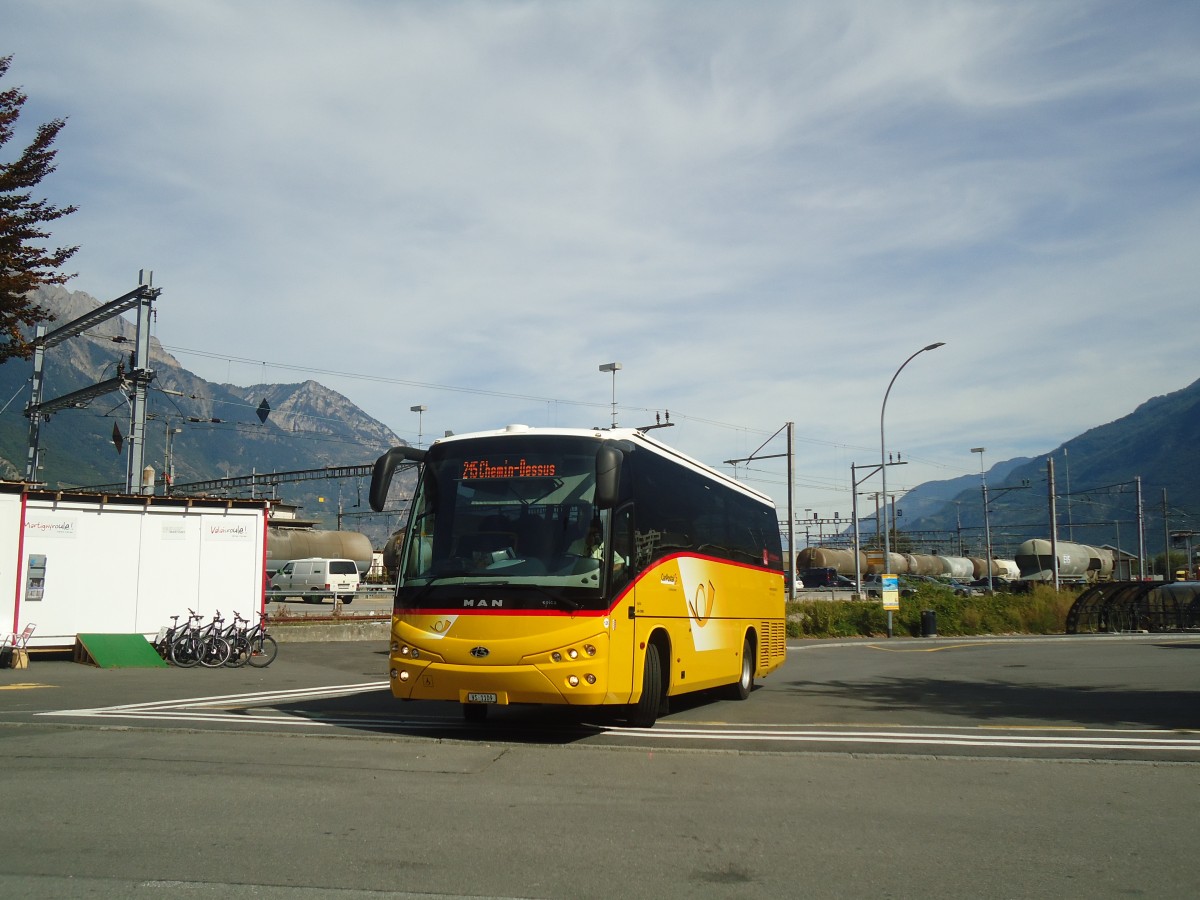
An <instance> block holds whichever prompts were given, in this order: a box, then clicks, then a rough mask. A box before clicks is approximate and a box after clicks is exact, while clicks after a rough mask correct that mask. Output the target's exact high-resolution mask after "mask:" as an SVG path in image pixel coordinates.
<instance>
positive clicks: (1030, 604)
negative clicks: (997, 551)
mask: <svg viewBox="0 0 1200 900" xmlns="http://www.w3.org/2000/svg"><path fill="white" fill-rule="evenodd" d="M1077 596H1078V593H1077V592H1076V591H1074V590H1069V589H1068V590H1060V591H1055V590H1054V589H1053V588H1052V587H1050V586H1049V585H1040V584H1039V585H1035V586H1034V589H1033V590H1032V591H1031V592H1030V593H1028V594H993V595H992V596H990V597H989V596H979V597H956V596H955V595H954V592H953V591H951V590H950V589H949V588H943V587H940V586H937V585H922V586H921V587H920V588H918V589H917V593H916V596H913V597H902V598H900V609H898V610H896V611H895V612H893V613H892V633H893V634H908V635H912V636H913V637H916V636H918V635H920V633H921V613H922V612H923V611H924V610H927V609H928V610H933V612H934V613H936V614H937V632H938V634H939V635H950V636H957V635H981V634H1063V633H1065V631H1066V624H1067V613H1068V612H1069V611H1070V609H1071V604H1072V603H1074V602H1075V598H1076V597H1077ZM787 612H788V623H787V633H788V637H791V638H806V637H807V638H812V637H821V638H823V637H878V636H881V635H885V634H887V613H886V612H885V611H884V609H883V604H882V603H880V602H879V601H878V600H869V601H861V600H799V601H797V602H795V603H789V604H788V605H787Z"/></svg>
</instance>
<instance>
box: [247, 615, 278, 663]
mask: <svg viewBox="0 0 1200 900" xmlns="http://www.w3.org/2000/svg"><path fill="white" fill-rule="evenodd" d="M266 620H267V617H266V615H264V614H263V613H259V614H258V622H257V623H256V624H255V625H254V627H253V628H251V629H249V630H248V631H247V632H246V633H245V634H246V640H247V641H249V643H250V657H249V662H250V665H252V666H254V668H256V669H265V668H266V667H267V666H269V665H270V664H271V663H273V662H275V657H276V656H278V655H279V644H277V643H276V642H275V638H273V637H271V636H270V635H269V634H267V627H266V625H265V622H266ZM243 621H245V620H244V619H243Z"/></svg>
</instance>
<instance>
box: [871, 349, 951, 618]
mask: <svg viewBox="0 0 1200 900" xmlns="http://www.w3.org/2000/svg"><path fill="white" fill-rule="evenodd" d="M945 343H946V342H945V341H938V342H937V343H936V344H927V345H926V346H924V347H922V348H921V349H920V350H918V351H917V352H916V353H914V354H913V355H912V356H910V357H909V358H908V359H906V360H905V361H904V362H902V363H901V364H900V368H898V369H897V370H896V374H895V375H893V376H892V380H891V381H889V382H888V386H887V390H886V391H884V393H883V406H882V407H880V409H879V474H880V475H882V476H883V502H884V504H886V503H887V497H888V492H887V441H886V439H885V438H884V433H883V416H884V413H886V412H887V402H888V395H889V394H891V392H892V385H894V384H895V383H896V379H897V378H898V377H899V376H900V373H901V372H903V371H904V367H905V366H907V365H908V364H909V363H910V362H912V361H913V360H914V359H916V358H917V357H918V356H920V355H921V354H922V353H924V352H925V351H926V350H936V349H937V348H938V347H942V346H944V345H945ZM886 513H887V507H886V505H885V507H884V517H883V518H884V523H883V525H884V528H883V573H884V574H885V575H886V574H888V570H889V569H890V568H891V556H892V548H891V545H890V543H889V541H888V532H889V531H890V530H891V529H890V528H888V525H887V515H886ZM887 631H888V637H891V636H892V611H891V610H890V609H889V610H888V614H887Z"/></svg>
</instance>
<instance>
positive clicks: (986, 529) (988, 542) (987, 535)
mask: <svg viewBox="0 0 1200 900" xmlns="http://www.w3.org/2000/svg"><path fill="white" fill-rule="evenodd" d="M986 449H987V447H972V448H971V452H972V453H978V454H979V481H980V484H982V486H983V540H984V545H985V550H986V552H987V567H988V570H987V572H988V593H989V594H990V593H991V592H992V525H991V519H990V517H989V516H988V493H987V474H986V473H985V472H984V470H983V451H984V450H986Z"/></svg>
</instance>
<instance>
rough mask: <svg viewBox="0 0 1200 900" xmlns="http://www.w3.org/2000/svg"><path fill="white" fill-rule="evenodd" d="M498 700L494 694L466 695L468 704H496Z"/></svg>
mask: <svg viewBox="0 0 1200 900" xmlns="http://www.w3.org/2000/svg"><path fill="white" fill-rule="evenodd" d="M498 699H499V698H497V697H496V695H495V694H477V693H468V694H467V702H468V703H496V702H498Z"/></svg>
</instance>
